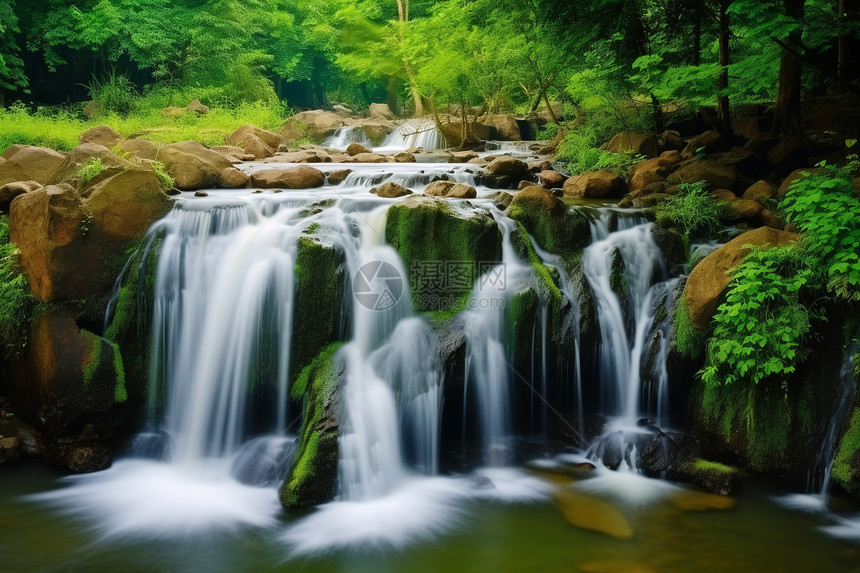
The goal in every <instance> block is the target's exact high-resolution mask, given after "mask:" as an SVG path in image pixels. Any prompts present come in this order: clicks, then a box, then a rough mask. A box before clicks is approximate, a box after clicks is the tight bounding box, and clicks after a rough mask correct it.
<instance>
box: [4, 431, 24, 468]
mask: <svg viewBox="0 0 860 573" xmlns="http://www.w3.org/2000/svg"><path fill="white" fill-rule="evenodd" d="M20 459H21V440H20V439H19V438H17V437H13V438H9V437H5V438H0V464H5V463H11V462H17V461H18V460H20Z"/></svg>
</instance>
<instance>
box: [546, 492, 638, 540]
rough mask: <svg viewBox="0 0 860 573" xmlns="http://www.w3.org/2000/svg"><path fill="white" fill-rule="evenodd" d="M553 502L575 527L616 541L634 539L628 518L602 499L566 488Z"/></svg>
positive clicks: (558, 493)
mask: <svg viewBox="0 0 860 573" xmlns="http://www.w3.org/2000/svg"><path fill="white" fill-rule="evenodd" d="M553 500H554V501H555V503H556V505H558V507H559V509H560V510H561V513H562V515H563V516H564V520H565V521H567V522H568V523H569V524H571V525H573V526H574V527H578V528H580V529H585V530H588V531H596V532H597V533H602V534H604V535H607V536H609V537H612V538H615V539H633V527H632V526H631V525H630V522H629V521H627V518H626V517H624V515H623V514H622V513H621V512H620V511H618V509H616V508H615V507H614V506H613V505H611V504H609V503H608V502H606V501H603V500H602V499H599V498H597V497H593V496H590V495H587V494H584V493H580V492H578V491H577V490H575V489H573V488H571V487H564V488H559V489H558V490H557V492H556V494H555V495H554V496H553Z"/></svg>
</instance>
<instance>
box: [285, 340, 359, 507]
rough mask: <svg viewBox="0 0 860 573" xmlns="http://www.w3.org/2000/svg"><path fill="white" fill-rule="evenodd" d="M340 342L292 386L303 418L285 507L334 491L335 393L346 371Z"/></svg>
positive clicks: (315, 501) (320, 499) (318, 500)
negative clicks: (301, 406) (301, 402)
mask: <svg viewBox="0 0 860 573" xmlns="http://www.w3.org/2000/svg"><path fill="white" fill-rule="evenodd" d="M341 346H342V344H341V343H334V344H330V345H329V346H327V347H326V348H325V349H324V350H323V351H322V352H320V354H319V355H318V356H316V357H315V358H314V359H313V360H312V361H311V363H310V364H309V365H308V366H306V367H305V368H304V369H303V370H302V372H301V374H300V375H299V377H298V378H297V379H296V381H295V383H294V384H293V386H292V390H291V395H292V397H293V399H295V400H302V401H303V419H302V427H301V430H300V432H299V445H298V448H297V450H296V459H295V461H294V462H293V466H292V467H291V468H290V472H289V474H288V475H287V479H286V480H285V481H284V484H283V486H282V488H281V492H280V500H281V504H283V505H284V507H309V506H312V505H317V504H319V503H324V502H326V501H329V499H330V498H331V496H332V494H333V490H334V485H335V481H336V477H337V461H338V428H337V414H336V411H335V409H336V408H335V403H336V400H335V398H334V397H335V393H336V392H337V390H338V382H339V380H341V378H342V375H343V371H344V364H343V361H342V360H339V359H338V357H337V353H338V350H340V348H341Z"/></svg>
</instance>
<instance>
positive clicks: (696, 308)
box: [684, 227, 799, 330]
mask: <svg viewBox="0 0 860 573" xmlns="http://www.w3.org/2000/svg"><path fill="white" fill-rule="evenodd" d="M798 240H799V236H798V235H796V234H794V233H787V232H785V231H778V230H776V229H772V228H770V227H761V228H758V229H755V230H753V231H747V232H746V233H744V234H742V235H740V236H739V237H736V238H734V239H732V240H731V241H729V242H728V243H726V244H725V245H723V246H722V247H720V248H719V249H717V250H716V251H714V252H713V253H711V254H710V255H708V256H707V257H705V258H704V259H703V260H702V261H701V262H700V263H699V264H698V265H696V267H695V268H694V269H693V270H692V272H691V273H690V276H689V277H688V279H687V284H686V286H685V287H684V298H685V299H686V301H687V305H688V307H689V311H690V319H691V320H692V323H693V326H694V327H695V328H697V329H699V330H703V329H705V328H706V327H707V326H708V323H709V322H710V320H711V318H712V317H713V316H714V312H715V311H716V310H717V305H718V304H719V303H720V300H721V299H722V297H723V294H724V293H725V290H726V288H727V287H728V285H729V280H730V277H729V271H731V270H732V269H733V268H735V267H736V266H737V265H738V264H740V263H741V261H743V259H744V257H746V256H747V254H748V253H749V249H747V248H745V246H746V245H753V246H759V247H763V246H766V245H768V246H771V247H775V246H779V245H785V244H789V243H794V242H797V241H798Z"/></svg>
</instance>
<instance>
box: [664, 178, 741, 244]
mask: <svg viewBox="0 0 860 573" xmlns="http://www.w3.org/2000/svg"><path fill="white" fill-rule="evenodd" d="M725 208H726V207H725V204H724V203H722V202H721V201H717V200H715V199H714V198H713V197H712V196H711V194H710V193H708V191H707V189H706V188H705V182H704V181H699V182H697V183H681V184H680V185H679V186H678V194H677V195H675V196H674V197H672V198H671V199H669V200H668V201H666V203H664V204H663V206H662V208H661V210H660V212H659V213H658V220H659V221H660V222H661V223H662V224H664V225H666V226H676V227H678V228H679V229H680V230H681V232H682V233H684V235H685V236H686V237H687V239H688V240H689V239H692V238H708V237H712V236H713V235H715V234H716V233H717V232H718V231H719V230H720V229H721V228H722V225H721V224H720V217H721V216H722V215H723V213H724V212H725Z"/></svg>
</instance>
